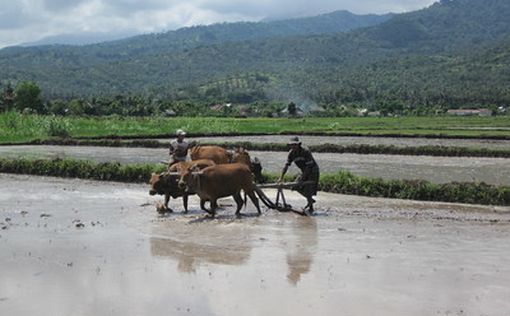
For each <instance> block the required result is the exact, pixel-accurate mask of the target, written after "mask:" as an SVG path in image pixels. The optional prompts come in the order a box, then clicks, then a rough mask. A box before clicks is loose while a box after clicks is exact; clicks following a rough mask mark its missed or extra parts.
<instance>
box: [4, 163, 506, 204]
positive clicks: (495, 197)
mask: <svg viewBox="0 0 510 316" xmlns="http://www.w3.org/2000/svg"><path fill="white" fill-rule="evenodd" d="M164 170H165V166H163V165H158V164H127V165H121V164H120V163H95V162H91V161H83V160H73V159H26V158H21V159H0V172H3V173H13V174H30V175H44V176H55V177H65V178H80V179H91V180H101V181H119V182H135V183H147V182H148V180H149V179H150V176H151V173H152V172H162V171H164ZM276 178H277V175H276V174H265V175H264V179H265V182H275V180H276ZM289 179H290V178H289ZM319 187H320V190H321V191H324V192H330V193H341V194H350V195H362V196H370V197H383V198H397V199H407V200H419V201H435V202H453V203H467V204H483V205H500V206H509V205H510V187H504V186H502V187H498V186H493V185H488V184H485V183H457V182H452V183H446V184H435V183H431V182H429V181H424V180H383V179H379V178H366V177H360V176H355V175H353V174H351V173H349V172H346V171H341V172H337V173H330V174H323V175H321V178H320V182H319Z"/></svg>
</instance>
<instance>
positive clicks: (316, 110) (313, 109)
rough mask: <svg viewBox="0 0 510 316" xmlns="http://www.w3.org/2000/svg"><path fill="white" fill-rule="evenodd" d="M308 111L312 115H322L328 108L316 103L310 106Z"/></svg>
mask: <svg viewBox="0 0 510 316" xmlns="http://www.w3.org/2000/svg"><path fill="white" fill-rule="evenodd" d="M308 111H309V113H310V114H312V115H320V114H323V113H325V112H326V109H324V108H323V107H322V106H320V105H317V104H314V105H311V106H310V107H309V108H308Z"/></svg>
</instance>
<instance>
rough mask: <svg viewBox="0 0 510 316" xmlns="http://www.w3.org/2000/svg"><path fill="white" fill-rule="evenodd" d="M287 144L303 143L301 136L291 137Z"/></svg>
mask: <svg viewBox="0 0 510 316" xmlns="http://www.w3.org/2000/svg"><path fill="white" fill-rule="evenodd" d="M287 144H288V145H301V142H300V141H299V137H297V136H294V137H291V138H290V140H289V142H288V143H287Z"/></svg>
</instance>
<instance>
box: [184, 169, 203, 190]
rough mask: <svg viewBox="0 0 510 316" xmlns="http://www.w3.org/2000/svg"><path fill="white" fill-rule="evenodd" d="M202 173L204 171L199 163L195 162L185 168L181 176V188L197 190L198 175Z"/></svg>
mask: <svg viewBox="0 0 510 316" xmlns="http://www.w3.org/2000/svg"><path fill="white" fill-rule="evenodd" d="M200 174H202V172H201V171H200V167H199V166H198V165H197V164H193V165H191V166H190V167H188V168H187V169H185V170H183V171H182V172H181V175H180V178H179V189H181V190H186V191H192V192H193V191H195V189H196V186H197V185H196V183H197V181H198V176H199V175H200Z"/></svg>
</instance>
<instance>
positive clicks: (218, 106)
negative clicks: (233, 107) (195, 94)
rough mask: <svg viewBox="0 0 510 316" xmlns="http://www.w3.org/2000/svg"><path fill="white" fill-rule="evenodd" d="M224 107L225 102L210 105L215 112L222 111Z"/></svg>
mask: <svg viewBox="0 0 510 316" xmlns="http://www.w3.org/2000/svg"><path fill="white" fill-rule="evenodd" d="M224 108H225V105H224V104H213V105H211V106H210V107H209V109H210V110H211V111H214V112H219V111H222V110H223V109H224Z"/></svg>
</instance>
